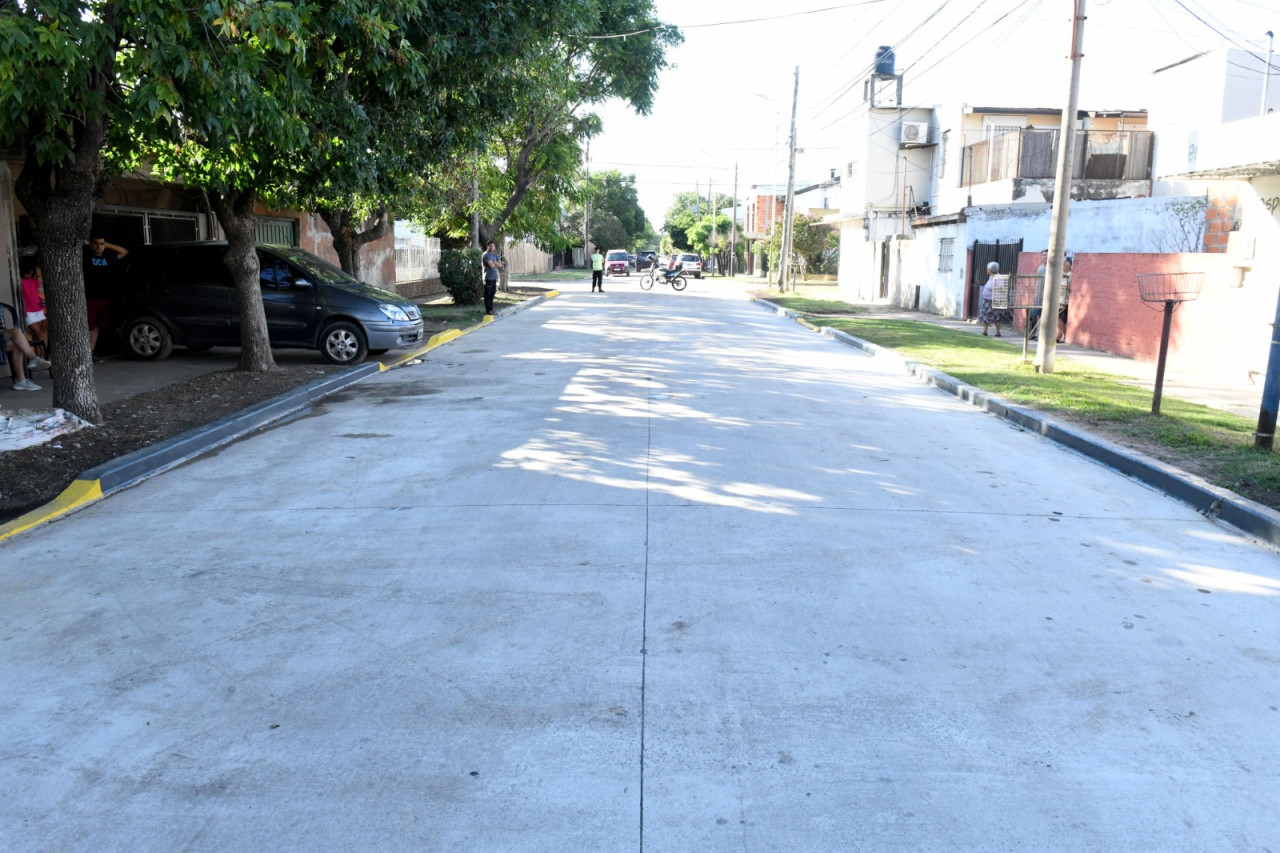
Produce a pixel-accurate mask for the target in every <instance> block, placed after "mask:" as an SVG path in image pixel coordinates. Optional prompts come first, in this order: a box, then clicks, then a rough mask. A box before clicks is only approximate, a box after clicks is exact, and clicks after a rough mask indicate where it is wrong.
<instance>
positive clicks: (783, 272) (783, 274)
mask: <svg viewBox="0 0 1280 853" xmlns="http://www.w3.org/2000/svg"><path fill="white" fill-rule="evenodd" d="M1081 2H1083V0H1081ZM799 100H800V66H799V65H797V66H796V86H795V92H794V93H793V94H792V96H791V145H790V148H791V155H790V156H791V165H790V166H788V167H787V206H786V210H785V212H784V213H783V216H784V217H785V219H784V220H783V223H782V259H781V260H782V267H781V269H780V271H779V273H780V274H779V276H778V289H779V290H786V289H787V270H788V268H789V267H790V266H791V264H790V259H791V236H792V235H791V226H792V220H793V219H794V218H795V211H794V210H793V209H792V208H793V207H794V206H795V192H796V103H797V102H798V101H799ZM795 286H796V283H795V281H794V280H792V282H791V289H792V290H795Z"/></svg>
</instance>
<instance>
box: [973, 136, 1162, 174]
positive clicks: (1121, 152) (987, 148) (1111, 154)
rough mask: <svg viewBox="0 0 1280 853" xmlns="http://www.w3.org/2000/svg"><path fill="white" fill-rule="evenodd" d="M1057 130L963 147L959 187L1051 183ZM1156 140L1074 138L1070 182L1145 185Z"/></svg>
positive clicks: (1054, 166)
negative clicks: (1035, 180)
mask: <svg viewBox="0 0 1280 853" xmlns="http://www.w3.org/2000/svg"><path fill="white" fill-rule="evenodd" d="M1059 133H1060V131H1057V130H1040V129H1037V128H1026V129H1021V130H1011V131H1009V132H1008V133H1003V134H1001V135H999V136H995V137H992V138H991V139H984V140H983V141H982V142H978V143H975V144H973V145H970V146H967V147H966V148H965V149H964V156H963V158H962V160H961V180H960V183H961V185H962V186H969V185H972V184H985V183H987V182H988V181H1003V180H1007V179H1009V178H1053V177H1055V176H1056V173H1057V168H1058V135H1059ZM1154 138H1155V134H1154V133H1152V132H1151V131H1149V130H1089V131H1083V132H1080V133H1077V134H1076V138H1075V144H1076V156H1075V169H1074V174H1073V175H1072V177H1073V178H1075V179H1076V180H1080V179H1088V180H1107V181H1145V180H1149V179H1150V178H1151V158H1152V153H1153V148H1154V146H1153V141H1154Z"/></svg>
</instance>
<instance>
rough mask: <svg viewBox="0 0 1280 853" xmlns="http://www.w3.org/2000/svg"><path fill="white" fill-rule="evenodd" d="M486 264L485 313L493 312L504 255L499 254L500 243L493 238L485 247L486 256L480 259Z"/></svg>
mask: <svg viewBox="0 0 1280 853" xmlns="http://www.w3.org/2000/svg"><path fill="white" fill-rule="evenodd" d="M480 262H481V263H482V264H483V265H484V313H485V314H486V315H491V314H493V297H494V296H496V295H497V293H498V270H499V269H501V268H502V266H503V264H502V257H501V256H500V255H499V254H498V245H497V244H496V243H494V242H493V241H492V240H490V241H489V245H488V246H486V247H485V252H484V257H482V258H481V259H480Z"/></svg>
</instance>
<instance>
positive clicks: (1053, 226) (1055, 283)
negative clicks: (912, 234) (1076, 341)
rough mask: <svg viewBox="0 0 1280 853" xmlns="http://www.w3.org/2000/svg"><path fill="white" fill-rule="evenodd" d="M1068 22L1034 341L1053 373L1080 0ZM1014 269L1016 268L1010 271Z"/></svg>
mask: <svg viewBox="0 0 1280 853" xmlns="http://www.w3.org/2000/svg"><path fill="white" fill-rule="evenodd" d="M1074 2H1075V18H1074V19H1073V20H1072V22H1071V57H1070V58H1071V90H1070V93H1069V94H1068V95H1067V108H1066V109H1065V110H1063V112H1062V129H1061V130H1060V131H1059V132H1058V176H1057V180H1056V181H1055V182H1054V189H1053V217H1052V219H1051V221H1050V224H1049V265H1048V267H1047V269H1046V270H1045V276H1046V278H1047V279H1048V280H1047V281H1046V282H1045V287H1044V302H1043V303H1041V306H1040V337H1039V340H1038V341H1037V342H1036V370H1037V371H1039V372H1040V373H1053V356H1054V353H1055V352H1056V351H1057V349H1058V298H1059V294H1061V293H1062V254H1063V251H1064V250H1065V249H1066V244H1067V210H1068V208H1069V207H1070V206H1071V176H1072V175H1073V174H1074V173H1075V159H1076V158H1075V153H1076V105H1077V104H1078V103H1079V100H1080V58H1081V57H1082V56H1084V54H1083V53H1081V50H1082V49H1083V47H1084V0H1074ZM1014 272H1017V270H1014Z"/></svg>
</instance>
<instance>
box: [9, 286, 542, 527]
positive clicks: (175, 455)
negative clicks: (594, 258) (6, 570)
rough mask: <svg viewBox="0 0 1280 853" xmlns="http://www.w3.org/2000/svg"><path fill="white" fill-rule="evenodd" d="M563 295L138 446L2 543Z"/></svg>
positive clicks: (16, 522) (22, 521)
mask: <svg viewBox="0 0 1280 853" xmlns="http://www.w3.org/2000/svg"><path fill="white" fill-rule="evenodd" d="M559 295H560V292H559V291H558V290H551V291H548V292H546V293H544V294H542V295H541V296H535V297H534V298H532V299H529V300H526V301H524V302H521V303H518V304H516V305H511V306H509V307H507V308H504V309H502V310H501V311H499V312H498V313H497V314H496V315H494V316H492V317H485V318H484V320H483V321H481V322H480V323H478V324H476V325H474V326H471V327H470V328H468V329H462V330H459V329H449V330H448V331H444V332H441V333H440V334H438V335H432V336H431V338H430V339H428V341H427V343H426V345H425V346H424V347H422V348H421V349H417V350H414V351H413V352H411V353H409V354H408V355H405V356H403V357H400V358H397V359H396V360H395V361H393V362H389V363H387V362H374V363H371V364H362V365H360V366H358V367H353V368H351V369H350V370H346V371H343V372H342V373H338V374H335V375H333V376H326V377H325V378H323V379H318V380H316V381H315V382H311V383H309V384H307V385H304V386H302V387H301V388H295V389H294V390H293V391H289V392H287V393H285V394H281V395H280V396H278V397H273V398H271V399H270V400H264V401H263V402H261V403H259V404H257V405H256V406H250V407H249V408H247V409H245V410H244V411H241V412H236V413H235V414H232V415H227V416H226V417H225V418H221V419H219V420H216V421H214V422H213V423H210V424H205V425H204V426H201V427H196V428H195V429H192V430H188V431H187V432H184V433H182V434H181V435H176V436H174V437H173V438H171V439H168V440H167V441H162V442H160V443H159V444H154V445H152V446H150V447H143V448H140V449H138V450H135V451H134V452H132V453H127V454H125V455H124V456H121V457H120V458H118V459H113V460H112V461H110V462H106V463H104V464H102V465H99V466H97V467H96V468H90V469H89V470H88V471H85V472H84V473H82V474H81V475H80V476H79V477H77V478H76V479H75V480H73V481H72V482H71V485H69V486H67V487H66V488H65V489H63V490H62V493H61V494H60V495H58V496H57V497H56V498H54V499H53V500H52V501H50V502H49V503H47V504H45V505H44V506H42V507H39V508H38V509H33V510H32V511H31V512H28V513H26V514H24V515H20V516H18V517H17V518H15V519H13V520H12V521H8V522H6V523H4V524H0V542H4V541H5V540H7V539H11V538H12V537H14V536H17V535H18V534H19V533H25V532H26V531H28V530H32V529H34V528H36V527H40V526H41V525H44V524H47V523H48V522H50V521H53V520H55V519H58V518H61V517H62V516H64V515H69V514H71V513H73V512H75V511H76V510H78V509H81V508H83V507H86V506H88V505H89V504H91V503H94V502H96V501H100V500H102V499H103V498H105V497H107V496H109V495H112V494H115V493H116V492H118V491H121V490H122V489H126V488H128V487H130V486H134V485H137V484H138V483H140V482H142V481H143V480H146V479H148V478H149V477H154V476H155V475H156V474H160V473H162V472H164V471H167V470H169V469H170V468H173V467H175V466H177V465H180V464H182V463H183V462H187V461H188V460H191V459H194V458H196V457H197V456H200V455H201V454H203V453H207V452H208V451H210V450H213V449H214V448H217V447H220V446H222V445H224V444H227V443H229V442H231V441H234V440H235V439H237V438H240V437H241V436H243V435H245V434H247V433H250V432H253V431H254V430H257V429H261V428H262V427H265V426H268V425H269V424H271V423H274V422H275V421H278V420H280V419H281V418H284V417H286V416H288V415H291V414H293V413H294V412H297V411H299V410H300V409H304V408H306V407H307V406H308V405H309V404H311V403H313V402H315V401H316V400H318V399H320V398H321V397H325V396H327V395H329V394H332V393H334V392H335V391H339V390H341V389H343V388H345V387H347V386H348V385H354V384H355V383H356V382H359V381H360V380H362V379H365V378H366V377H369V376H372V375H374V374H375V373H381V372H383V371H386V370H391V369H393V368H396V367H400V366H402V365H404V364H406V363H407V362H409V361H412V360H414V359H416V358H420V357H422V356H423V355H425V354H426V353H428V352H430V351H431V350H433V349H435V348H437V347H439V346H442V345H444V344H447V343H448V342H449V341H452V340H455V339H457V338H460V337H462V336H463V335H465V334H467V333H469V332H473V331H475V330H476V329H479V328H482V327H484V326H485V325H487V324H488V323H492V322H493V321H494V320H496V319H499V318H502V317H509V316H511V315H512V314H515V313H517V312H518V311H523V310H524V309H526V308H529V307H531V306H533V305H537V304H539V303H542V302H545V301H546V300H548V299H550V298H551V297H553V296H559Z"/></svg>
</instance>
